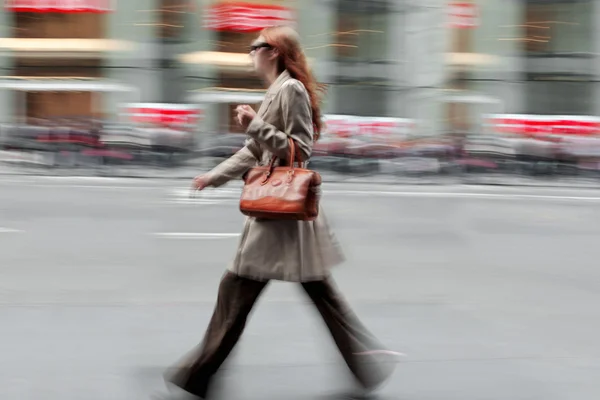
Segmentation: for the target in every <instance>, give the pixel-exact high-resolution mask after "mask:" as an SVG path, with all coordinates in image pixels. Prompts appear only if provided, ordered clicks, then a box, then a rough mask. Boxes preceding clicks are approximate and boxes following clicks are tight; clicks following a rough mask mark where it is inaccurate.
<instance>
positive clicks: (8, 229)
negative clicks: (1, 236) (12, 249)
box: [0, 227, 23, 233]
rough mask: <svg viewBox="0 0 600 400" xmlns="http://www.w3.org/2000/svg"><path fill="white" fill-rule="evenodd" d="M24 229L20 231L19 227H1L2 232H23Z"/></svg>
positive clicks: (0, 231)
mask: <svg viewBox="0 0 600 400" xmlns="http://www.w3.org/2000/svg"><path fill="white" fill-rule="evenodd" d="M21 232H23V231H20V230H18V229H10V228H2V227H0V233H21Z"/></svg>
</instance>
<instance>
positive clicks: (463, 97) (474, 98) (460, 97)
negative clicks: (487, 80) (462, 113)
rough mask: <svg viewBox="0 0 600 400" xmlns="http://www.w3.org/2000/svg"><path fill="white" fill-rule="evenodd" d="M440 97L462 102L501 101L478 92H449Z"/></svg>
mask: <svg viewBox="0 0 600 400" xmlns="http://www.w3.org/2000/svg"><path fill="white" fill-rule="evenodd" d="M442 99H443V100H444V101H446V102H448V103H463V104H501V103H502V101H501V100H500V99H497V98H495V97H489V96H484V95H479V94H451V95H445V96H443V97H442Z"/></svg>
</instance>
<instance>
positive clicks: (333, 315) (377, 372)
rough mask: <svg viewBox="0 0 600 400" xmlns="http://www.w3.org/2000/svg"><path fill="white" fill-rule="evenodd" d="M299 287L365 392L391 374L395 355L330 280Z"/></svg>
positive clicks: (303, 284) (308, 283)
mask: <svg viewBox="0 0 600 400" xmlns="http://www.w3.org/2000/svg"><path fill="white" fill-rule="evenodd" d="M302 287H303V288H304V290H305V291H306V293H307V294H308V296H309V297H310V299H311V300H312V302H313V303H314V304H315V306H316V307H317V310H319V313H320V314H321V316H322V317H323V320H324V321H325V324H326V325H327V328H329V331H330V332H331V335H332V336H333V340H334V341H335V344H336V345H337V347H338V349H339V350H340V352H341V353H342V356H343V357H344V361H345V362H346V364H347V365H348V367H349V368H350V371H351V372H352V374H353V375H354V376H355V377H356V379H357V380H358V382H359V383H360V384H361V385H362V386H363V387H364V388H366V389H374V388H376V387H377V386H379V385H380V384H382V383H383V382H384V381H385V380H386V379H387V378H388V377H389V376H390V375H391V374H392V372H393V370H394V368H395V361H396V359H397V356H398V353H394V352H389V351H387V350H385V349H384V348H383V346H382V345H381V343H380V342H379V341H378V340H377V339H376V338H375V337H374V336H373V335H372V334H371V333H370V332H369V331H368V330H367V329H366V328H365V327H364V326H363V325H362V323H361V322H360V321H359V319H358V318H357V317H356V315H355V314H354V313H353V312H352V310H351V309H350V307H349V305H348V304H347V303H346V301H345V300H344V299H343V298H342V296H341V294H340V293H339V292H338V290H337V288H336V287H335V284H334V282H333V281H332V279H331V278H327V279H324V280H322V281H314V282H303V283H302ZM386 361H387V362H386ZM390 361H391V362H390Z"/></svg>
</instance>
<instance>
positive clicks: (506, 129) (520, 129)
mask: <svg viewBox="0 0 600 400" xmlns="http://www.w3.org/2000/svg"><path fill="white" fill-rule="evenodd" d="M488 121H489V123H490V127H491V128H492V130H493V131H494V132H497V133H507V134H517V135H527V136H547V135H576V136H589V135H598V134H600V118H598V117H585V116H581V117H580V116H561V115H558V116H554V115H493V116H490V118H489V120H488Z"/></svg>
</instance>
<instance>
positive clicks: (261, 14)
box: [204, 3, 295, 32]
mask: <svg viewBox="0 0 600 400" xmlns="http://www.w3.org/2000/svg"><path fill="white" fill-rule="evenodd" d="M294 20H295V18H294V12H293V10H292V9H290V8H288V7H283V6H278V5H267V4H254V3H218V4H215V5H213V6H211V7H209V8H208V10H207V13H206V19H205V22H204V27H205V28H206V29H210V30H215V31H237V32H256V31H260V30H261V29H263V28H266V27H269V26H274V25H294Z"/></svg>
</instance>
